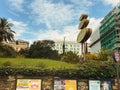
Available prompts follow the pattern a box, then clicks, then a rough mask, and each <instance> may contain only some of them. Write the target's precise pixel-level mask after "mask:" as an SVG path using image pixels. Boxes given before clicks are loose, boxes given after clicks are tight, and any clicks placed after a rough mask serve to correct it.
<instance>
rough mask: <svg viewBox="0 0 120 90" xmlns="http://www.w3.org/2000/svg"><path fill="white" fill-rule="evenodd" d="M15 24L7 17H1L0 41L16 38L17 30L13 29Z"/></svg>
mask: <svg viewBox="0 0 120 90" xmlns="http://www.w3.org/2000/svg"><path fill="white" fill-rule="evenodd" d="M12 26H13V24H12V23H9V22H8V21H7V19H6V18H0V42H2V41H3V40H5V41H12V40H14V34H15V32H14V31H13V30H11V27H12Z"/></svg>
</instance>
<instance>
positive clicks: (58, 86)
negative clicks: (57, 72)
mask: <svg viewBox="0 0 120 90" xmlns="http://www.w3.org/2000/svg"><path fill="white" fill-rule="evenodd" d="M54 90H77V84H76V80H61V79H60V80H54Z"/></svg>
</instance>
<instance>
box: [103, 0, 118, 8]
mask: <svg viewBox="0 0 120 90" xmlns="http://www.w3.org/2000/svg"><path fill="white" fill-rule="evenodd" d="M103 2H104V4H107V5H112V6H113V7H114V6H116V5H117V4H118V3H119V2H120V0H103Z"/></svg>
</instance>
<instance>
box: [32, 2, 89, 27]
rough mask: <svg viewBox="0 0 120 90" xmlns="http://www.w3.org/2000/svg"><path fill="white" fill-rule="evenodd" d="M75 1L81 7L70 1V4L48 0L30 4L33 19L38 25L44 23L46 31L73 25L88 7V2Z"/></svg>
mask: <svg viewBox="0 0 120 90" xmlns="http://www.w3.org/2000/svg"><path fill="white" fill-rule="evenodd" d="M77 1H78V2H79V3H81V5H78V4H76V3H77V2H76V1H73V0H71V3H72V4H65V3H64V2H59V3H53V2H52V1H50V0H35V1H34V2H32V3H31V8H32V14H33V15H34V16H35V17H34V18H33V19H34V20H36V21H37V23H38V24H41V23H44V24H45V25H46V27H47V28H48V29H57V28H61V27H63V26H67V25H68V24H71V23H73V22H74V21H75V20H76V18H77V17H79V15H80V14H81V13H83V12H85V11H86V7H87V8H88V6H90V4H89V3H90V1H88V0H77ZM87 1H88V2H87ZM69 2H70V1H69ZM86 5H87V6H86Z"/></svg>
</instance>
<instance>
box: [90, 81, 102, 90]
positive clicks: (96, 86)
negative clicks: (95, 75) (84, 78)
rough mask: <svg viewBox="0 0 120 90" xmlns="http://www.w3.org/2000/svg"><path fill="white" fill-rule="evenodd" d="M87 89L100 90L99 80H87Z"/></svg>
mask: <svg viewBox="0 0 120 90" xmlns="http://www.w3.org/2000/svg"><path fill="white" fill-rule="evenodd" d="M89 90H100V81H99V80H89Z"/></svg>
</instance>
